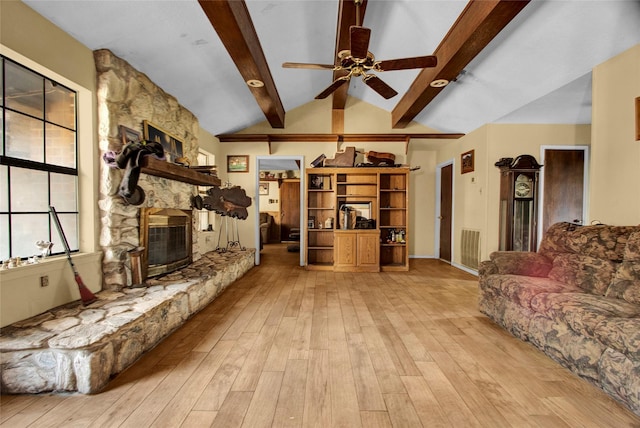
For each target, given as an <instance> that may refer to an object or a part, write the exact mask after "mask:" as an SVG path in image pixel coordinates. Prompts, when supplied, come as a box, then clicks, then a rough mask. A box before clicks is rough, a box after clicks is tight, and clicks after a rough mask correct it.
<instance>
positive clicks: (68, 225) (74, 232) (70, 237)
mask: <svg viewBox="0 0 640 428" xmlns="http://www.w3.org/2000/svg"><path fill="white" fill-rule="evenodd" d="M57 211H58V208H56V212H57ZM58 218H59V219H60V224H61V225H62V231H63V232H64V235H65V236H66V238H67V242H68V243H69V249H70V250H71V251H77V250H78V215H77V214H60V213H58ZM51 228H52V230H51V238H52V239H51V242H53V249H52V252H54V253H64V245H63V244H62V239H61V238H60V234H59V233H58V230H57V229H56V225H55V224H54V223H53V219H51Z"/></svg>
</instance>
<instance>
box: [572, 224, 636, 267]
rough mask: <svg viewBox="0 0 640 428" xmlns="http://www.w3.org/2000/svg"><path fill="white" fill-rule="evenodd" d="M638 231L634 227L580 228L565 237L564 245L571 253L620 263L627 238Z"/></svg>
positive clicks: (603, 226) (600, 226) (601, 226)
mask: <svg viewBox="0 0 640 428" xmlns="http://www.w3.org/2000/svg"><path fill="white" fill-rule="evenodd" d="M638 230H640V229H639V228H638V227H636V226H605V225H594V226H582V227H580V228H577V229H576V230H575V231H573V232H570V233H568V234H567V235H566V243H565V244H566V245H567V246H568V247H569V248H570V249H571V251H570V252H573V253H577V254H584V255H587V256H591V257H597V258H599V259H609V260H615V261H621V260H623V258H624V254H625V249H626V248H627V242H628V237H629V236H630V235H631V234H632V233H633V232H634V231H638Z"/></svg>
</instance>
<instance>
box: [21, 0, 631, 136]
mask: <svg viewBox="0 0 640 428" xmlns="http://www.w3.org/2000/svg"><path fill="white" fill-rule="evenodd" d="M25 3H26V4H27V5H29V6H30V7H32V8H33V9H35V10H36V11H37V12H39V13H40V14H41V15H43V16H44V17H45V18H47V19H49V20H50V21H52V22H53V23H55V24H56V25H58V26H59V27H61V28H62V29H63V30H65V31H66V32H67V33H69V34H70V35H71V36H73V37H74V38H76V39H77V40H78V41H80V42H81V43H83V44H84V45H86V46H87V47H88V48H90V49H92V50H95V49H101V48H106V49H110V50H111V51H112V52H114V53H115V54H116V55H117V56H119V57H121V58H123V59H125V60H126V61H128V62H129V63H130V64H131V65H132V66H134V67H135V68H136V69H138V70H140V71H142V72H144V73H146V74H147V75H148V76H149V77H150V78H151V79H152V80H153V81H154V82H155V83H156V84H158V85H159V86H161V87H162V88H163V89H164V90H165V91H167V92H168V93H170V94H172V95H174V96H175V97H176V98H177V99H178V100H179V102H180V103H181V104H182V105H184V106H185V107H186V108H188V109H189V110H191V111H192V112H193V113H194V114H195V115H196V116H197V117H198V119H199V120H200V125H201V126H202V127H203V128H204V129H206V130H207V131H209V132H210V133H212V134H214V135H215V134H221V133H231V132H236V131H238V130H241V129H243V128H245V127H247V126H250V125H253V124H256V123H258V122H262V121H264V120H265V117H264V115H263V113H262V111H261V109H260V108H259V106H258V104H257V103H256V100H255V98H254V97H253V96H252V94H251V92H250V91H249V89H248V88H247V85H246V83H245V82H244V80H243V78H242V76H241V75H240V73H239V72H238V69H237V68H236V66H235V64H234V62H233V61H232V60H231V58H230V56H229V54H228V53H227V51H226V50H225V48H224V46H223V45H222V43H221V41H220V39H219V38H218V36H217V34H216V32H215V30H214V29H213V28H212V25H211V23H210V22H209V20H208V19H207V17H206V16H205V14H204V12H203V10H202V8H201V7H200V5H199V3H198V2H197V1H196V0H164V1H157V0H144V1H143V0H138V1H127V0H123V1H101V0H91V1H89V0H85V1H77V0H76V1H58V0H46V1H43V0H25ZM466 3H467V2H466V1H457V0H446V1H433V0H369V3H368V5H367V8H366V15H365V19H364V23H363V25H364V26H367V27H369V28H371V29H372V36H371V43H370V47H369V50H371V51H372V52H373V53H374V54H375V55H376V58H377V59H394V58H402V57H407V56H418V55H430V54H432V53H433V52H434V50H435V49H436V47H437V46H438V44H439V43H440V41H441V40H442V39H443V37H444V36H445V35H446V33H447V31H448V29H449V28H450V27H451V25H452V24H453V23H454V22H455V20H456V18H457V17H458V16H459V14H460V12H461V11H462V10H463V9H464V7H465V5H466ZM246 4H247V8H248V10H249V13H250V15H251V19H252V21H253V25H254V26H255V29H256V32H257V35H258V37H259V39H260V41H261V44H262V49H263V50H264V52H265V56H266V59H267V62H268V65H269V68H270V71H271V74H272V76H273V79H274V81H275V84H276V87H277V90H278V93H279V96H280V98H281V100H282V103H283V105H284V108H285V111H289V110H291V109H294V108H296V107H298V106H301V105H303V104H306V103H308V102H314V101H313V100H314V96H315V95H317V94H318V93H319V92H320V91H322V90H323V89H324V88H325V87H326V86H328V85H329V84H330V83H331V79H332V73H331V72H330V71H320V70H295V69H283V68H282V67H281V64H282V63H283V62H285V61H293V62H314V63H332V62H333V53H334V49H335V37H336V35H335V33H336V20H337V14H338V1H337V0H296V1H294V0H246ZM637 43H640V1H636V0H625V1H616V0H598V1H579V0H565V1H543V0H538V1H535V0H534V1H532V2H531V3H530V4H528V5H527V6H526V7H525V8H524V9H523V10H522V12H520V13H519V14H518V15H517V16H516V17H515V19H514V20H513V21H511V23H510V24H508V26H507V27H506V28H505V29H504V30H503V31H502V32H501V33H500V34H498V36H497V37H496V38H495V39H494V40H493V41H492V42H491V43H490V44H489V45H488V46H487V48H485V49H484V50H483V51H482V52H481V53H480V54H479V55H478V56H476V57H475V59H473V60H472V61H471V62H470V63H469V64H468V65H467V66H466V67H465V69H464V71H463V72H462V73H461V74H460V75H459V76H458V78H457V80H456V81H454V82H452V83H451V84H450V85H449V86H448V87H446V88H445V89H444V90H442V92H441V93H440V94H439V95H438V96H437V97H436V98H435V99H434V100H433V101H432V102H431V103H430V104H429V105H428V106H427V107H426V108H425V109H424V110H422V111H421V112H420V113H419V114H418V115H417V116H416V117H415V121H417V122H419V123H421V124H423V125H425V126H428V127H431V128H433V129H435V130H439V131H442V132H462V133H468V132H470V131H472V130H474V129H476V128H477V127H479V126H481V125H483V124H485V123H572V124H575V123H590V121H591V70H592V69H593V67H594V66H596V65H597V64H599V63H602V62H604V61H606V60H607V59H609V58H611V57H613V56H615V55H617V54H619V53H620V52H622V51H624V50H626V49H628V48H630V47H632V46H633V45H635V44H637ZM417 74H418V71H417V70H407V71H390V72H385V73H380V74H379V77H380V78H382V79H383V80H384V81H385V82H386V83H388V84H389V85H390V86H391V87H393V88H394V89H395V90H396V91H398V92H399V94H400V95H397V96H396V97H394V98H391V99H389V100H385V99H383V98H382V97H380V96H379V95H378V94H376V93H375V92H374V91H372V90H371V89H369V88H367V87H364V84H363V83H362V82H361V81H360V80H352V82H351V84H350V87H349V95H350V96H353V97H357V98H359V99H362V100H364V101H366V102H368V103H371V104H373V105H375V106H378V107H380V108H382V109H385V110H387V111H391V110H393V108H394V107H395V105H396V104H397V102H398V101H399V99H400V98H401V97H402V95H403V94H404V93H405V92H406V91H407V89H408V88H409V86H410V84H411V82H412V81H413V80H414V79H415V77H416V76H417ZM285 121H286V116H285Z"/></svg>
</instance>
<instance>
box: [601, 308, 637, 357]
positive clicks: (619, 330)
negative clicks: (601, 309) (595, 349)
mask: <svg viewBox="0 0 640 428" xmlns="http://www.w3.org/2000/svg"><path fill="white" fill-rule="evenodd" d="M595 335H596V338H597V339H598V340H600V342H602V343H604V344H605V345H607V346H609V347H610V348H613V349H615V350H617V351H619V352H622V353H623V354H625V355H628V356H629V357H631V359H633V360H640V318H607V319H605V320H603V321H602V322H601V323H599V324H598V325H597V326H596V328H595Z"/></svg>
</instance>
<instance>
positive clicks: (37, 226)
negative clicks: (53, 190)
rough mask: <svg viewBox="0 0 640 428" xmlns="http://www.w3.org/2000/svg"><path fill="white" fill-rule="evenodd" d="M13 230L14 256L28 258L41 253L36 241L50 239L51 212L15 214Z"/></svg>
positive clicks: (12, 217)
mask: <svg viewBox="0 0 640 428" xmlns="http://www.w3.org/2000/svg"><path fill="white" fill-rule="evenodd" d="M11 231H12V235H11V247H12V248H11V250H12V251H11V253H12V254H11V255H12V256H13V257H23V258H27V257H31V256H33V255H35V254H39V251H38V249H37V247H36V241H40V240H42V241H48V240H49V214H13V215H11ZM61 247H62V246H61V245H60V246H58V249H60V248H61ZM54 248H55V247H54Z"/></svg>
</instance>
